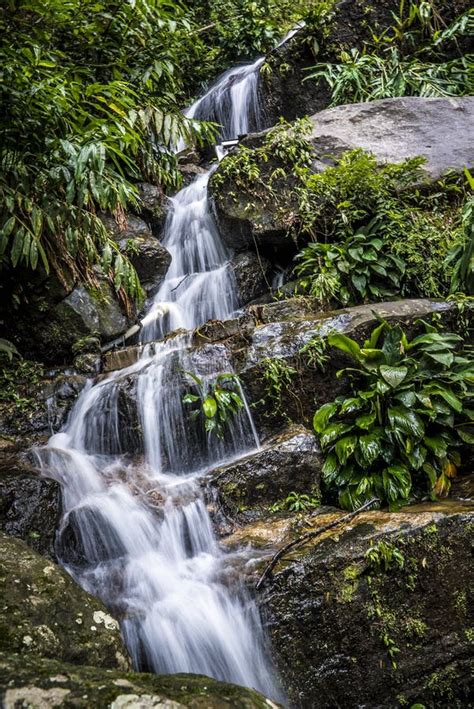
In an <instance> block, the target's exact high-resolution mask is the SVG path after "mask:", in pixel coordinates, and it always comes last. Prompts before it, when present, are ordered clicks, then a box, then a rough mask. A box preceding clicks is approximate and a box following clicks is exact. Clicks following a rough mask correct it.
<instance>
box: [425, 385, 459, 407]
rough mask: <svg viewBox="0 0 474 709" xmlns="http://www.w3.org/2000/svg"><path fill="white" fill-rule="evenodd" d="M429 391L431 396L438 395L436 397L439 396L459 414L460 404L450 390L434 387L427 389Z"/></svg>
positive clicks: (438, 386)
mask: <svg viewBox="0 0 474 709" xmlns="http://www.w3.org/2000/svg"><path fill="white" fill-rule="evenodd" d="M429 391H430V393H431V394H438V396H441V397H442V398H443V399H444V400H445V401H446V403H447V404H449V406H450V407H451V408H452V409H454V411H457V412H458V413H461V411H462V402H461V400H460V399H458V397H457V396H456V395H455V394H454V393H453V392H452V390H451V389H448V388H446V387H442V386H440V385H434V386H431V387H429Z"/></svg>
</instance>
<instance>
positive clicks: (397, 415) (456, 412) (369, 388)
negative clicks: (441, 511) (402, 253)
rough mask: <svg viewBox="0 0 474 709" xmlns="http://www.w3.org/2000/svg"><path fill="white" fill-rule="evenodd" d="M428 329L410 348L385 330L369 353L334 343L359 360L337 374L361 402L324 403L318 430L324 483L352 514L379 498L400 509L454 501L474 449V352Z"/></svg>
mask: <svg viewBox="0 0 474 709" xmlns="http://www.w3.org/2000/svg"><path fill="white" fill-rule="evenodd" d="M424 325H425V329H426V332H425V333H423V334H421V335H418V336H417V337H415V338H413V339H412V340H409V339H408V338H407V335H406V333H405V332H404V331H403V329H402V328H401V327H400V326H395V327H393V326H390V325H389V324H388V323H386V322H382V323H381V324H380V325H379V326H378V327H377V328H375V329H374V330H373V332H372V334H371V336H370V338H369V339H368V340H366V342H365V343H364V345H363V347H360V346H359V345H358V344H357V342H355V341H354V340H352V339H351V338H349V337H346V336H345V335H342V334H333V335H329V338H328V341H329V344H330V345H332V346H333V347H336V348H338V349H339V350H342V351H343V352H345V353H347V354H348V355H349V356H350V358H351V360H352V366H351V367H347V368H345V369H343V370H341V371H340V372H338V376H348V377H349V379H350V388H351V391H352V396H349V397H347V396H344V397H339V398H337V399H336V400H335V401H334V402H330V403H327V404H324V405H323V406H322V407H321V408H320V409H319V410H318V411H317V412H316V414H315V416H314V422H313V425H314V428H315V431H316V433H317V434H318V436H319V438H320V442H321V447H322V449H323V452H324V453H325V463H324V467H323V476H324V481H325V483H326V485H327V486H328V488H329V490H334V489H336V490H339V491H340V492H339V503H340V504H341V506H342V507H344V508H346V509H351V510H352V509H357V508H358V507H361V506H362V505H363V504H364V503H366V502H368V501H369V500H371V499H373V498H378V499H379V500H380V502H381V503H383V504H388V505H390V506H391V507H396V506H397V505H399V504H400V503H402V502H406V501H408V500H409V499H411V498H413V497H416V496H417V495H418V496H420V495H421V496H422V495H424V494H425V495H426V494H431V495H433V496H436V495H445V494H447V492H448V491H449V488H450V485H451V479H452V478H453V477H454V476H455V475H456V472H457V468H458V467H459V465H460V463H461V456H460V453H459V448H460V446H461V443H462V441H464V442H465V443H469V444H472V443H474V429H473V426H472V423H470V422H471V421H472V419H473V417H474V411H473V410H472V405H473V403H474V401H473V389H472V384H473V381H474V363H473V359H472V353H471V352H470V351H469V350H468V351H465V352H462V346H463V338H462V337H460V336H459V335H456V334H453V333H447V332H438V331H437V330H436V328H435V327H433V326H432V325H428V324H427V323H424ZM470 355H471V356H470Z"/></svg>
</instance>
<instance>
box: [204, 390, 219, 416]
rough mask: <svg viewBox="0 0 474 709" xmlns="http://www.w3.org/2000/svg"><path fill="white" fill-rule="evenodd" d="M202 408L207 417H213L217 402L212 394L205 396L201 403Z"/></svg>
mask: <svg viewBox="0 0 474 709" xmlns="http://www.w3.org/2000/svg"><path fill="white" fill-rule="evenodd" d="M202 410H203V411H204V415H205V416H206V417H207V418H208V419H212V418H214V416H215V415H216V413H217V402H216V400H215V399H214V397H213V396H207V397H206V398H205V399H204V401H203V403H202Z"/></svg>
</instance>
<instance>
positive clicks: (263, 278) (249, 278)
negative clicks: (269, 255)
mask: <svg viewBox="0 0 474 709" xmlns="http://www.w3.org/2000/svg"><path fill="white" fill-rule="evenodd" d="M231 267H232V270H233V272H234V276H235V281H236V284H237V290H238V293H239V299H240V304H241V305H246V304H247V303H250V301H252V300H255V299H256V298H260V296H262V295H264V294H265V293H268V292H269V291H270V289H271V264H270V262H269V261H268V259H266V258H264V257H263V256H260V255H258V254H255V253H253V252H252V251H246V252H245V253H242V254H238V255H237V256H235V257H234V258H233V260H232V264H231Z"/></svg>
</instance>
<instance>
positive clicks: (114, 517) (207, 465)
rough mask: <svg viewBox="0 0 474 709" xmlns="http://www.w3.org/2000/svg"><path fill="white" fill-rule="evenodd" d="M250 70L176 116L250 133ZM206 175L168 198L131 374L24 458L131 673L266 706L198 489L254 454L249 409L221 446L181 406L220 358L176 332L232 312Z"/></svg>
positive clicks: (67, 559) (245, 603) (258, 637)
mask: <svg viewBox="0 0 474 709" xmlns="http://www.w3.org/2000/svg"><path fill="white" fill-rule="evenodd" d="M262 61H263V60H258V61H257V62H255V63H254V64H250V65H248V66H245V67H238V68H236V69H231V70H230V71H228V72H226V73H225V74H224V75H223V76H222V77H221V78H220V79H219V80H218V81H217V82H216V83H215V84H214V86H213V87H211V89H210V90H209V91H208V92H207V93H206V94H205V95H204V96H203V97H202V98H201V99H200V100H199V101H197V102H196V103H195V104H194V105H193V106H192V107H191V108H190V109H189V111H188V115H192V116H194V117H199V118H206V119H211V118H213V119H214V120H218V121H219V122H220V123H221V124H222V134H223V135H224V136H230V135H236V134H239V133H242V132H246V131H247V130H248V128H249V126H258V124H259V111H258V68H259V66H260V64H261V62H262ZM210 174H211V171H209V172H207V173H205V174H203V175H201V176H199V177H197V178H196V179H195V181H194V182H193V183H192V184H191V185H189V186H188V187H185V188H184V189H183V190H181V191H180V192H179V193H178V194H177V195H176V196H175V197H174V198H173V199H172V200H171V201H172V205H171V210H170V214H169V216H168V219H167V222H166V226H165V235H164V245H165V246H166V248H167V249H168V250H169V251H170V253H171V255H172V262H171V266H170V269H169V271H168V273H167V275H166V278H165V280H164V282H163V284H162V285H161V287H160V289H159V290H158V292H157V294H156V296H155V298H154V300H153V302H152V303H151V305H150V307H149V310H148V313H147V314H146V316H145V318H144V320H143V323H142V325H143V327H142V340H143V341H144V342H150V341H151V340H155V341H156V340H161V341H158V342H154V343H153V345H146V346H145V347H144V352H143V355H142V357H141V359H140V360H139V361H138V362H137V363H136V364H134V365H132V366H131V367H128V368H127V369H124V370H121V371H120V372H113V373H111V374H109V375H107V376H106V377H105V378H99V379H98V380H96V381H92V380H91V381H89V382H88V384H87V385H86V387H85V388H84V390H83V391H82V393H81V395H80V397H79V399H78V401H77V402H76V404H75V406H74V408H73V410H72V411H71V414H70V416H69V420H68V423H67V425H66V426H65V428H64V429H63V430H62V431H61V432H60V433H57V434H56V435H53V436H52V437H51V439H50V440H49V442H48V444H47V446H45V447H44V448H41V449H37V450H36V456H37V459H38V463H39V466H40V467H41V469H42V470H43V471H44V472H45V474H47V475H49V476H52V477H54V478H56V479H57V480H58V481H59V482H60V483H61V486H62V490H63V502H64V516H63V519H62V522H61V526H60V530H59V542H58V550H59V555H60V558H61V562H62V563H63V565H64V566H65V567H66V568H67V570H68V571H69V572H70V573H71V574H72V575H73V576H74V578H75V579H76V580H77V581H78V583H79V584H80V585H81V586H83V587H84V588H85V589H86V590H88V591H89V592H91V593H93V594H95V595H97V596H99V597H100V598H101V599H103V601H104V602H105V603H106V604H107V605H108V607H109V608H110V609H111V610H112V612H114V613H115V615H116V616H117V617H118V618H119V620H120V622H121V628H122V633H123V637H124V640H125V642H126V645H127V647H128V649H129V652H130V654H131V657H132V659H133V662H134V665H135V667H136V668H137V669H146V670H152V671H154V672H157V673H176V672H191V673H200V674H205V675H209V676H211V677H215V678H217V679H221V680H226V681H230V682H235V683H237V684H241V685H245V686H249V687H254V688H255V689H258V690H260V691H262V692H263V693H264V694H266V695H267V696H271V697H273V698H277V699H278V698H281V694H280V691H279V689H278V688H277V685H276V683H275V680H274V678H273V671H272V667H271V663H270V661H269V658H268V655H267V649H266V643H265V637H264V633H263V630H262V626H261V622H260V618H259V614H258V610H257V607H256V604H255V602H254V601H253V600H252V599H251V598H250V596H249V595H248V593H247V592H246V591H245V590H244V589H243V588H242V587H240V586H236V584H235V581H231V578H232V577H233V574H232V573H231V571H232V569H231V566H230V565H229V560H230V556H229V555H227V554H224V552H223V551H222V550H221V549H220V548H219V545H218V543H217V540H216V537H215V535H214V532H213V529H212V524H211V520H210V516H209V513H208V510H207V508H206V505H205V503H204V500H203V497H202V493H201V487H200V485H199V478H200V476H201V475H202V473H203V472H204V471H207V470H209V469H211V468H212V467H215V466H217V465H219V464H221V463H222V462H223V461H226V460H229V459H235V458H238V457H239V456H242V455H243V454H245V453H247V452H249V451H251V450H252V449H255V448H257V447H258V445H259V443H258V438H257V435H256V432H255V428H254V426H253V422H252V420H251V417H250V413H249V409H248V406H245V407H244V408H243V409H242V411H241V413H239V414H238V415H237V416H236V417H235V419H234V420H233V421H232V422H231V425H230V426H229V427H228V430H227V431H226V435H225V438H224V440H220V439H217V438H213V437H212V435H211V434H205V433H204V432H203V430H202V427H201V423H200V422H199V421H198V420H197V419H196V418H192V417H191V416H190V413H189V411H188V410H187V408H186V406H185V405H184V404H183V395H184V393H185V392H186V391H189V390H190V382H189V378H187V375H186V371H193V372H196V373H197V374H198V375H199V376H200V377H201V378H202V380H203V382H204V383H206V382H208V381H210V380H212V379H213V377H215V376H216V375H217V374H218V373H222V372H228V371H230V370H231V363H230V362H229V360H228V356H227V353H226V351H225V348H223V347H222V346H208V347H205V348H200V350H199V351H196V350H195V349H193V348H192V347H191V334H190V332H189V331H190V330H192V329H193V328H195V327H197V326H199V325H200V324H202V323H204V322H206V321H207V320H208V319H210V318H219V319H225V318H228V317H229V316H230V315H231V314H232V312H233V311H234V310H235V308H236V307H237V295H236V288H235V282H234V278H233V275H232V272H231V270H230V269H229V264H228V261H229V257H230V254H229V252H228V250H227V249H226V248H225V246H224V245H223V243H222V241H221V238H220V235H219V232H218V230H217V228H216V225H215V224H214V222H213V220H212V216H211V214H210V212H209V208H208V202H207V184H208V180H209V177H210ZM176 330H178V332H174V333H173V331H176ZM183 330H184V332H183ZM168 333H173V334H171V335H169V337H167V338H166V339H165V340H162V338H163V337H164V335H166V334H168ZM203 349H204V351H203Z"/></svg>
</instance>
